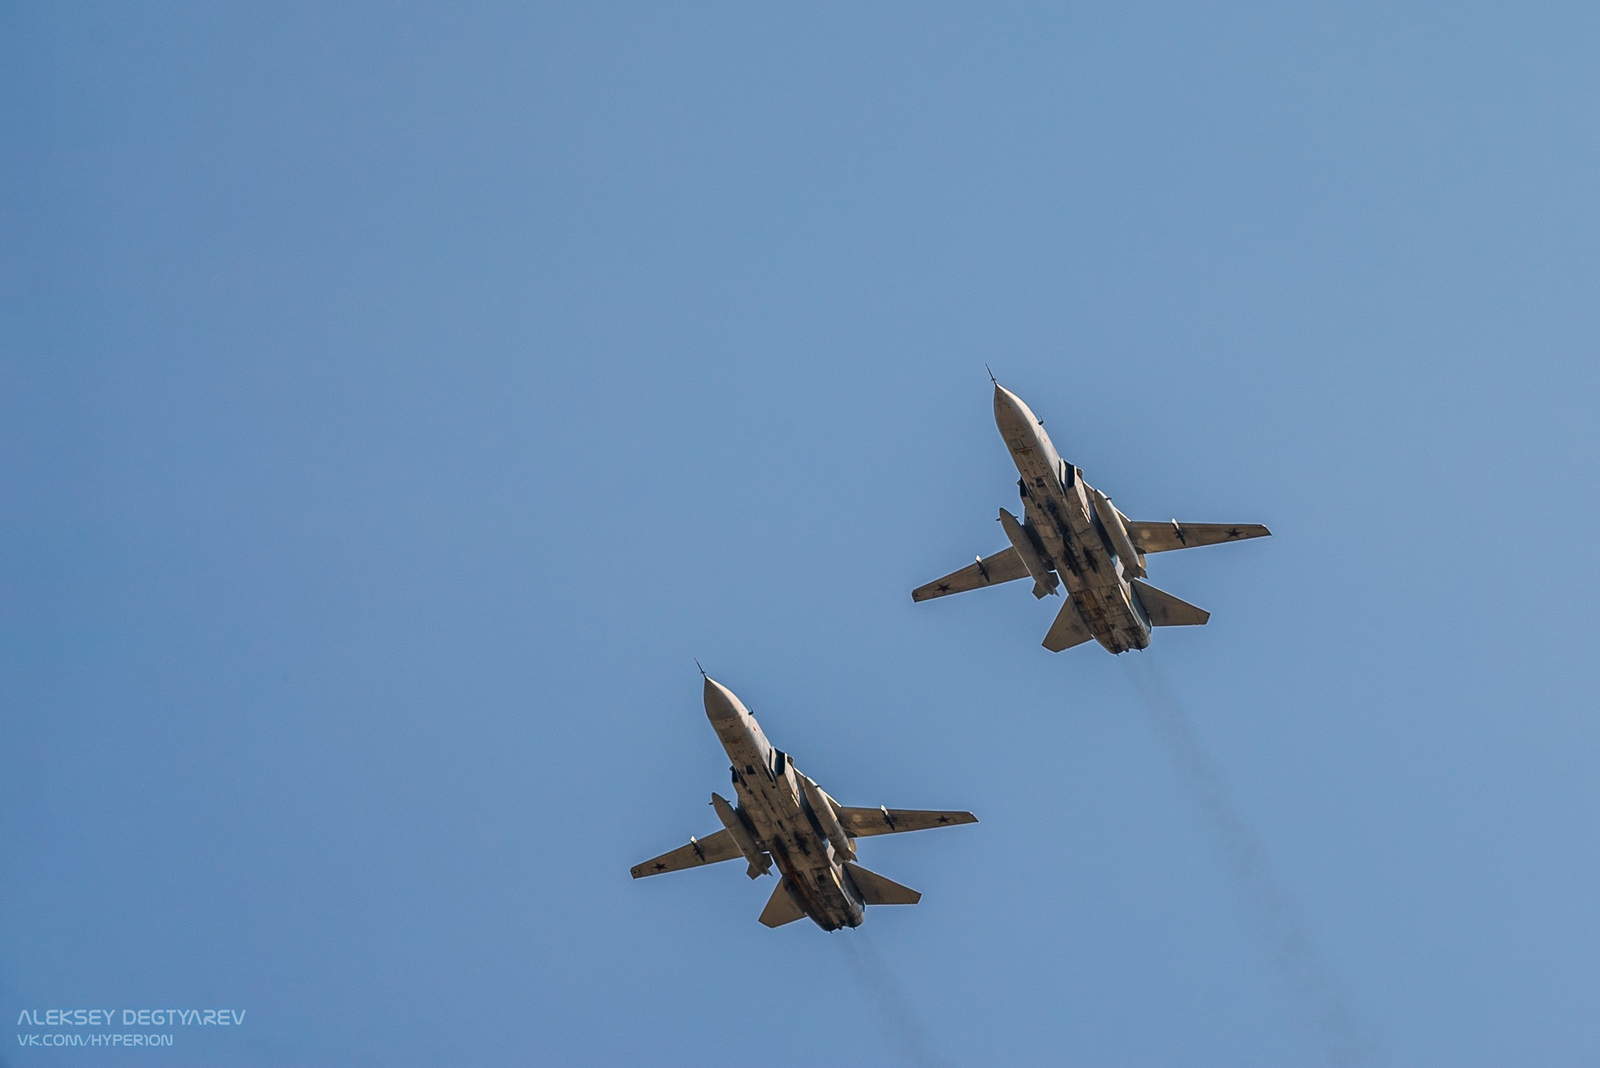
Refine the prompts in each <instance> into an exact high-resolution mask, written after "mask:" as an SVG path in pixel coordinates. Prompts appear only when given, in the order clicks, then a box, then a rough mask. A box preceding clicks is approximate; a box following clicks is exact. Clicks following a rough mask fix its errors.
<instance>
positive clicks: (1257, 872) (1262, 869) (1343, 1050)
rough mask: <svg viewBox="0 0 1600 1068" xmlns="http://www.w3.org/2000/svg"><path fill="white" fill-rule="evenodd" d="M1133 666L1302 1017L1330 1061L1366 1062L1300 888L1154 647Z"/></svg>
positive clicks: (1151, 716)
mask: <svg viewBox="0 0 1600 1068" xmlns="http://www.w3.org/2000/svg"><path fill="white" fill-rule="evenodd" d="M1129 666H1130V668H1131V670H1130V672H1129V677H1130V678H1131V679H1132V681H1133V685H1134V689H1135V690H1136V691H1137V692H1138V694H1139V697H1140V700H1141V702H1142V704H1143V705H1144V711H1145V718H1146V719H1147V720H1148V721H1149V723H1150V727H1151V729H1152V730H1153V731H1154V732H1155V735H1156V738H1157V739H1158V740H1159V741H1160V743H1161V745H1162V747H1163V748H1164V749H1166V751H1167V758H1168V760H1170V761H1171V763H1172V768H1173V770H1174V771H1175V772H1177V774H1178V778H1179V779H1180V780H1181V781H1182V782H1183V785H1184V788H1185V789H1187V790H1188V792H1189V794H1190V796H1191V797H1192V798H1193V800H1194V803H1195V807H1196V808H1197V809H1198V810H1199V813H1200V817H1201V821H1202V823H1203V824H1204V826H1205V830H1206V831H1207V833H1208V834H1209V836H1210V838H1211V840H1212V844H1213V845H1214V846H1216V848H1217V853H1218V858H1219V859H1220V861H1221V862H1222V866H1223V868H1225V869H1226V871H1227V873H1228V875H1229V877H1230V878H1231V879H1232V880H1233V883H1234V888H1235V889H1236V890H1237V891H1238V893H1239V896H1240V898H1241V899H1242V900H1243V902H1244V905H1245V908H1246V910H1247V911H1248V912H1249V915H1250V920H1251V922H1252V923H1253V924H1254V926H1255V927H1256V933H1257V934H1258V935H1259V936H1260V937H1261V939H1262V941H1263V942H1264V943H1265V948H1266V950H1267V955H1268V957H1269V958H1270V959H1271V961H1272V964H1273V966H1274V967H1275V968H1277V970H1278V972H1279V974H1280V975H1281V976H1282V977H1283V979H1284V981H1285V982H1286V983H1287V984H1288V986H1289V988H1290V990H1291V991H1292V992H1293V994H1294V996H1295V999H1296V1000H1297V1001H1298V1002H1299V1004H1300V1008H1301V1010H1302V1013H1303V1015H1304V1017H1305V1018H1304V1020H1303V1021H1302V1022H1303V1023H1304V1024H1305V1026H1306V1027H1307V1029H1308V1030H1309V1031H1310V1033H1311V1037H1312V1038H1313V1040H1314V1041H1315V1042H1316V1044H1317V1045H1318V1047H1319V1048H1320V1049H1321V1052H1322V1053H1323V1055H1324V1057H1325V1058H1326V1060H1327V1062H1328V1063H1329V1064H1332V1065H1339V1066H1345V1065H1354V1064H1359V1063H1362V1062H1364V1061H1366V1060H1367V1056H1366V1054H1367V1052H1368V1051H1367V1043H1366V1042H1365V1040H1364V1039H1363V1038H1362V1035H1361V1030H1360V1028H1359V1027H1358V1026H1357V1025H1356V1021H1355V1018H1354V1017H1353V1016H1352V1015H1351V1013H1350V1009H1349V1006H1348V1005H1346V1003H1345V999H1344V994H1343V993H1342V991H1341V989H1340V984H1339V982H1338V980H1337V978H1336V977H1335V975H1334V974H1333V971H1332V969H1330V968H1329V967H1328V965H1327V963H1326V962H1325V961H1324V960H1323V959H1322V958H1321V957H1320V956H1319V955H1318V954H1317V950H1316V947H1315V946H1314V945H1313V944H1312V941H1311V937H1310V934H1309V933H1308V932H1307V930H1306V926H1305V921H1304V919H1303V918H1302V917H1301V914H1300V907H1299V905H1298V904H1297V903H1296V901H1295V899H1294V895H1293V894H1292V893H1290V891H1289V889H1288V887H1286V886H1284V885H1283V884H1282V883H1281V882H1279V881H1278V878H1277V876H1276V875H1274V874H1273V871H1272V865H1271V864H1270V863H1269V861H1268V858H1267V853H1266V849H1265V847H1264V846H1263V845H1262V842H1261V836H1260V835H1258V834H1257V833H1256V831H1255V828H1253V827H1251V826H1250V824H1248V823H1247V822H1245V819H1244V817H1243V816H1241V815H1240V814H1239V810H1238V809H1237V808H1235V807H1234V803H1233V798H1232V796H1231V795H1230V793H1229V791H1228V784H1227V782H1226V780H1224V778H1223V777H1222V772H1221V770H1220V769H1218V768H1217V766H1216V765H1215V764H1213V763H1212V762H1211V758H1210V756H1209V755H1208V754H1207V753H1206V751H1205V749H1204V747H1203V746H1201V744H1200V740H1199V738H1198V737H1197V736H1196V735H1195V732H1194V726H1193V724H1192V723H1191V722H1190V718H1189V714H1188V712H1187V711H1186V710H1185V709H1184V707H1183V704H1182V703H1181V702H1180V701H1179V700H1178V698H1177V695H1176V694H1175V693H1174V691H1173V689H1172V687H1171V686H1170V685H1169V684H1168V683H1167V680H1166V677H1165V676H1164V675H1163V674H1162V672H1161V670H1160V668H1159V666H1158V665H1156V664H1155V663H1154V662H1153V661H1151V660H1150V658H1149V654H1145V655H1144V656H1143V657H1140V658H1139V659H1138V660H1137V661H1135V662H1133V663H1132V664H1130V665H1129Z"/></svg>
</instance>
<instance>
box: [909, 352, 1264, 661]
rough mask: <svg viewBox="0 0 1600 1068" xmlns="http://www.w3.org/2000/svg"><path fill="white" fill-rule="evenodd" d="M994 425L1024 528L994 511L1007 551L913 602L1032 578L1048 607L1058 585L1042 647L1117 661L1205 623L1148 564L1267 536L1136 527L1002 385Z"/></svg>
mask: <svg viewBox="0 0 1600 1068" xmlns="http://www.w3.org/2000/svg"><path fill="white" fill-rule="evenodd" d="M990 377H991V378H992V377H993V376H992V375H991V376H990ZM994 421H995V423H996V425H998V426H999V427H1000V436H1001V437H1003V438H1004V439H1005V442H1006V448H1008V449H1010V450H1011V458H1012V459H1013V460H1014V461H1016V465H1017V471H1018V472H1019V473H1020V474H1021V475H1022V478H1021V479H1020V480H1018V482H1017V486H1018V487H1019V488H1020V489H1021V490H1022V518H1021V519H1018V518H1017V517H1016V516H1014V515H1012V514H1011V513H1010V512H1008V511H1006V510H1005V509H1004V508H1002V509H1000V526H1001V527H1002V528H1003V529H1004V530H1005V532H1006V537H1007V538H1008V539H1009V540H1010V542H1011V545H1010V546H1009V547H1007V548H1005V549H1002V550H1001V551H999V552H997V553H995V554H994V555H993V556H987V557H979V558H978V561H977V562H976V563H972V564H968V565H967V566H966V567H964V568H962V569H961V570H960V571H956V572H953V573H951V574H949V575H946V576H945V577H944V578H942V579H939V580H938V581H936V582H930V583H928V584H927V585H926V586H921V587H918V588H917V589H915V590H913V591H911V599H912V600H914V601H926V600H929V599H931V598H934V597H943V596H945V595H946V594H951V593H962V592H964V591H966V590H975V589H978V588H979V587H981V586H994V585H998V584H999V583H1002V582H1010V581H1012V580H1013V579H1019V578H1032V579H1033V595H1034V596H1035V597H1044V596H1046V595H1048V594H1052V593H1057V592H1059V591H1058V589H1057V586H1058V579H1059V582H1061V583H1065V585H1066V588H1067V594H1068V596H1067V600H1066V602H1065V603H1064V604H1063V605H1062V606H1061V611H1060V612H1059V613H1058V614H1057V615H1056V621H1055V623H1054V624H1052V625H1051V627H1050V632H1049V633H1048V634H1046V635H1045V636H1044V647H1045V648H1046V649H1049V650H1050V651H1052V652H1057V653H1059V652H1060V651H1061V650H1063V649H1070V648H1072V647H1073V646H1074V645H1079V644H1081V643H1083V642H1086V641H1088V640H1089V639H1090V638H1093V639H1094V640H1095V641H1097V642H1099V643H1100V644H1101V645H1103V646H1105V647H1106V648H1107V649H1109V650H1111V651H1112V652H1113V653H1122V652H1126V651H1127V650H1129V649H1143V648H1145V647H1146V646H1148V645H1149V644H1150V628H1152V627H1182V626H1195V625H1199V624H1202V623H1204V622H1205V621H1206V620H1208V619H1210V618H1211V613H1210V612H1207V611H1205V610H1204V609H1202V608H1196V607H1195V606H1194V605H1192V604H1189V603H1188V602H1186V601H1180V600H1179V599H1178V598H1176V597H1174V596H1172V594H1170V593H1164V592H1162V591H1161V590H1158V589H1156V588H1155V587H1154V586H1152V585H1150V584H1149V583H1147V582H1145V581H1143V580H1144V577H1145V570H1144V558H1145V555H1146V554H1148V553H1164V552H1167V551H1168V550H1170V549H1191V548H1194V547H1195V546H1197V545H1215V544H1216V543H1218V542H1224V541H1242V540H1244V539H1245V538H1262V537H1266V536H1267V535H1269V534H1271V533H1272V532H1271V531H1269V530H1268V529H1267V528H1266V527H1264V526H1261V525H1260V524H1259V523H1236V524H1227V523H1179V522H1178V521H1177V520H1176V519H1174V520H1171V521H1170V522H1166V523H1138V522H1134V521H1133V520H1131V519H1129V518H1128V517H1127V516H1125V515H1123V514H1122V513H1121V512H1120V511H1118V510H1117V507H1116V505H1114V504H1112V503H1111V498H1109V497H1107V496H1106V495H1105V494H1103V493H1101V492H1100V491H1099V490H1097V489H1095V488H1094V487H1093V486H1091V485H1089V484H1088V483H1087V482H1085V481H1084V480H1083V472H1081V471H1079V470H1078V469H1077V468H1076V467H1074V466H1072V465H1071V464H1069V463H1067V462H1066V461H1064V460H1062V459H1061V456H1060V455H1059V454H1058V453H1057V452H1056V447H1055V446H1054V445H1053V444H1051V442H1050V435H1048V434H1046V433H1045V432H1044V423H1043V422H1041V421H1040V420H1039V417H1038V416H1036V415H1034V414H1033V412H1032V411H1031V410H1030V409H1029V408H1028V406H1027V405H1026V404H1024V403H1022V398H1020V397H1018V396H1017V395H1016V394H1015V393H1012V392H1011V391H1010V390H1008V389H1005V388H1003V387H1002V386H1001V385H1000V383H999V382H995V384H994Z"/></svg>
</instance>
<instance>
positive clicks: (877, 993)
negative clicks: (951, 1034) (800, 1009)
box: [834, 928, 946, 1068]
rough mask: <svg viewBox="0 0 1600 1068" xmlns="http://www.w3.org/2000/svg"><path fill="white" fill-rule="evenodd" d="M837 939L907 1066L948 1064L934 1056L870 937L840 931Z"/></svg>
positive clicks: (924, 1029) (923, 1026) (924, 1032)
mask: <svg viewBox="0 0 1600 1068" xmlns="http://www.w3.org/2000/svg"><path fill="white" fill-rule="evenodd" d="M834 938H835V939H836V940H837V941H839V942H840V943H842V944H843V945H844V956H845V960H846V961H848V962H849V964H850V971H851V973H852V974H853V975H854V976H855V978H856V982H858V983H860V984H861V989H862V991H863V992H864V993H865V994H866V997H867V1001H868V1002H869V1003H870V1004H871V1005H872V1006H873V1008H875V1009H876V1010H877V1012H878V1017H879V1020H880V1021H881V1022H882V1023H883V1026H884V1029H885V1030H887V1031H888V1032H889V1037H890V1038H892V1039H893V1040H894V1041H895V1042H897V1043H899V1045H900V1050H901V1053H902V1054H903V1056H904V1058H905V1061H906V1063H907V1064H913V1065H917V1066H918V1068H944V1065H945V1063H946V1062H945V1061H944V1060H942V1059H941V1058H939V1057H937V1056H936V1055H935V1054H934V1052H933V1042H932V1040H931V1039H930V1038H929V1035H928V1028H927V1025H926V1024H924V1023H923V1022H922V1018H921V1017H920V1016H918V1015H917V1010H916V1009H915V1008H914V1007H913V1006H912V1004H911V1000H910V999H909V998H907V997H906V992H905V989H904V988H903V987H901V985H900V983H899V982H898V981H897V980H896V979H895V977H894V973H893V972H891V971H890V970H889V965H888V964H887V963H885V961H884V959H883V957H882V956H880V955H879V954H878V949H877V947H876V946H874V945H873V944H872V941H871V940H870V939H869V938H868V936H867V933H866V932H865V931H862V930H861V929H860V928H857V929H855V930H846V931H840V932H839V933H838V934H837V935H835V936H834Z"/></svg>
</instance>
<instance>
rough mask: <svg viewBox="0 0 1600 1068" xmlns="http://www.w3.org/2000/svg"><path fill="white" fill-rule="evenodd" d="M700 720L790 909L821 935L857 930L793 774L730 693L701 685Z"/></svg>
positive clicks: (842, 873) (848, 888)
mask: <svg viewBox="0 0 1600 1068" xmlns="http://www.w3.org/2000/svg"><path fill="white" fill-rule="evenodd" d="M705 702H706V718H708V719H710V720H711V725H712V726H713V727H715V728H716V731H717V737H718V738H719V739H721V741H722V748H723V749H725V750H727V753H728V759H730V760H731V761H733V788H734V791H735V792H736V793H737V794H738V798H739V807H738V814H739V815H740V817H741V818H742V819H744V820H745V822H746V826H747V829H748V830H749V831H750V832H751V835H752V836H753V837H754V838H755V840H756V845H757V846H758V847H759V848H761V849H762V850H764V851H766V852H767V853H769V854H771V856H772V859H773V861H774V862H775V863H776V864H777V865H778V870H779V871H781V872H782V873H783V874H784V875H785V876H787V877H788V878H789V886H790V888H791V890H792V891H793V893H794V896H795V898H796V904H798V905H799V906H800V908H801V909H802V910H804V912H805V914H806V915H807V916H809V917H810V918H811V919H812V920H813V921H815V922H816V924H817V926H819V927H821V928H822V929H823V930H825V931H837V930H838V929H839V928H841V927H859V926H861V921H862V920H864V919H866V915H867V913H866V906H865V904H864V903H863V902H862V900H861V893H860V891H858V890H857V889H856V887H855V884H854V883H852V882H851V881H850V873H849V872H847V871H846V870H845V869H844V865H843V860H844V859H848V858H840V857H837V856H835V855H834V850H833V845H832V844H831V843H830V842H829V841H828V838H827V835H826V834H825V833H824V832H823V831H822V829H821V828H820V827H819V826H817V824H816V821H815V820H814V819H813V817H812V816H811V813H810V808H811V806H810V802H808V801H807V800H806V797H805V793H804V791H803V790H802V789H801V788H800V784H799V781H798V780H797V779H796V778H795V776H796V775H798V774H799V773H798V772H797V771H795V768H794V764H793V763H791V762H790V760H789V758H788V756H787V755H786V754H785V753H783V752H782V751H781V750H779V749H775V748H773V746H772V743H770V742H768V741H767V738H766V735H764V734H762V733H761V725H760V724H758V723H757V722H756V720H755V717H754V716H752V715H751V714H750V711H749V710H748V709H747V708H745V707H744V704H743V703H742V702H741V701H740V700H739V698H737V697H736V696H734V694H733V691H731V690H729V689H728V688H727V687H726V686H723V685H722V684H721V683H719V682H717V681H715V680H713V679H709V678H708V679H706V686H705Z"/></svg>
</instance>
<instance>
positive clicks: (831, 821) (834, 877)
mask: <svg viewBox="0 0 1600 1068" xmlns="http://www.w3.org/2000/svg"><path fill="white" fill-rule="evenodd" d="M705 701H706V717H707V718H708V719H710V720H711V725H712V726H713V727H715V728H716V730H717V737H718V738H719V739H720V740H721V741H722V748H724V749H726V750H727V751H728V757H729V758H730V759H731V760H732V761H733V792H734V797H735V801H734V802H732V803H730V802H729V801H728V800H727V799H726V798H724V797H723V796H722V795H721V794H716V793H713V794H712V795H711V807H712V808H714V809H715V810H716V813H717V819H719V820H721V821H722V830H720V831H717V832H716V833H714V834H710V835H707V836H706V837H704V838H690V839H689V844H688V845H686V846H679V847H678V848H677V849H674V850H673V851H672V852H670V853H663V854H661V855H660V856H659V857H656V858H655V859H654V860H647V861H645V862H644V863H643V864H639V865H636V866H635V867H634V868H633V877H634V878H635V879H642V878H644V877H645V876H647V875H659V874H661V873H662V872H664V871H678V870H680V869H682V868H698V867H700V866H702V865H705V864H716V863H718V862H719V861H724V860H732V859H734V858H735V857H740V856H742V857H744V859H745V862H746V864H747V865H748V866H747V867H746V869H745V873H746V874H747V875H749V876H750V878H752V879H757V878H760V877H761V876H763V875H766V874H768V873H769V872H770V871H771V870H772V864H773V862H776V863H777V865H778V872H779V875H780V878H779V879H778V885H777V886H776V887H775V888H774V889H773V891H772V897H771V898H770V899H769V900H768V901H767V907H766V908H765V909H763V910H762V912H761V922H762V923H764V924H766V925H767V926H768V927H782V926H783V925H784V924H786V923H792V922H793V921H795V920H798V919H800V918H802V917H805V916H809V917H811V919H812V921H813V922H815V923H816V925H817V926H818V927H821V928H822V929H823V930H824V931H837V930H839V929H840V928H841V927H859V926H861V922H862V921H863V920H864V919H866V906H868V905H915V904H916V903H917V902H918V901H920V900H922V895H921V894H919V893H917V891H915V890H913V889H911V888H910V887H907V886H901V885H900V884H899V883H897V882H894V881H893V880H891V879H885V878H884V877H883V876H881V875H879V874H877V873H876V872H871V871H868V870H867V869H866V868H863V867H862V866H861V865H859V864H857V863H856V846H855V839H857V838H865V837H868V836H869V835H874V834H899V833H901V832H902V831H920V830H923V829H925V828H929V827H954V826H955V825H956V824H958V823H977V822H978V817H976V816H974V815H973V814H972V813H970V812H924V811H919V810H913V809H896V808H848V807H846V806H844V805H841V804H839V802H837V801H835V800H834V799H833V798H831V797H829V796H828V795H827V794H826V793H825V792H824V791H823V789H822V787H820V786H818V785H817V784H816V783H815V782H813V781H811V780H810V779H809V778H807V777H806V776H804V775H802V774H801V773H800V772H799V771H798V770H796V768H795V766H794V762H793V761H791V760H790V759H789V756H788V754H787V753H785V752H783V751H782V750H780V749H774V748H773V747H772V743H770V742H768V741H767V737H766V735H764V734H762V733H761V727H760V725H758V724H757V723H756V721H755V717H754V716H752V715H751V714H750V711H749V710H748V709H747V708H745V707H744V705H743V703H741V702H740V700H739V699H738V698H737V697H735V696H734V695H733V693H732V691H730V690H729V689H728V688H727V687H726V686H724V685H722V684H721V683H720V682H717V681H715V680H714V679H712V678H711V677H710V676H707V677H706V685H705Z"/></svg>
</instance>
